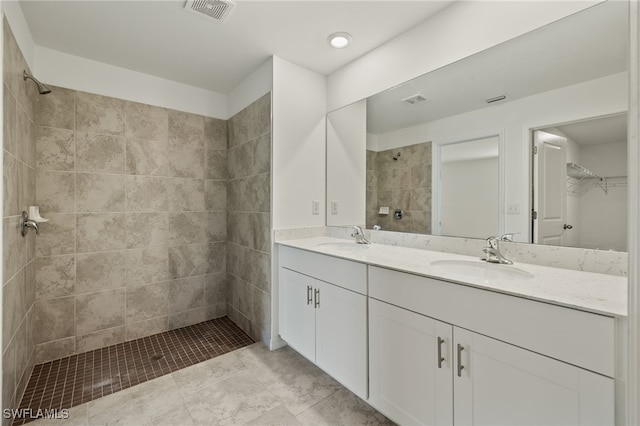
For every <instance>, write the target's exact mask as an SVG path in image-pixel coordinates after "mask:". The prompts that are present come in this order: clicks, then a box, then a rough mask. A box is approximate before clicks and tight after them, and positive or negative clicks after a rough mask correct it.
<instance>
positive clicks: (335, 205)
mask: <svg viewBox="0 0 640 426" xmlns="http://www.w3.org/2000/svg"><path fill="white" fill-rule="evenodd" d="M331 214H338V201H337V200H331Z"/></svg>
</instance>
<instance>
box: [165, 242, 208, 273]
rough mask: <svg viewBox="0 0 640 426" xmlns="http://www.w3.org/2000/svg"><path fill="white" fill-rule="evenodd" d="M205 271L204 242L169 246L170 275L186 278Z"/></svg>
mask: <svg viewBox="0 0 640 426" xmlns="http://www.w3.org/2000/svg"><path fill="white" fill-rule="evenodd" d="M203 273H204V252H203V245H202V244H192V245H188V246H180V247H170V248H169V275H170V276H171V278H174V279H175V278H184V277H191V276H194V275H202V274H203Z"/></svg>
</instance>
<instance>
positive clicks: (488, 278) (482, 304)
mask: <svg viewBox="0 0 640 426" xmlns="http://www.w3.org/2000/svg"><path fill="white" fill-rule="evenodd" d="M508 268H511V269H508ZM279 300H280V305H279V312H280V321H279V326H280V335H281V337H282V338H283V339H284V340H285V341H286V342H287V343H288V344H289V345H290V346H291V347H292V348H293V349H295V350H297V351H298V352H300V353H301V354H302V355H303V356H305V357H306V358H308V359H309V360H310V361H312V362H314V363H315V364H316V365H318V366H319V367H320V368H322V369H323V370H324V371H326V372H327V373H328V374H330V375H331V376H333V377H334V378H335V379H336V380H338V381H339V382H341V383H342V384H343V385H344V386H346V387H347V388H349V389H350V390H352V391H353V392H354V393H355V394H357V395H358V396H360V397H361V398H362V399H364V400H366V401H367V402H368V403H369V404H371V405H372V406H373V407H375V408H376V409H377V410H379V411H380V412H382V413H383V414H385V415H386V416H388V417H389V418H390V419H391V420H393V421H394V422H397V423H399V424H432V425H436V424H437V425H444V424H509V425H515V424H558V425H582V424H597V425H608V424H614V423H615V412H616V400H615V393H616V391H615V387H616V377H618V376H619V375H620V374H619V373H618V371H619V368H620V361H619V360H618V358H617V357H618V356H619V354H618V353H616V349H615V348H616V342H617V333H618V332H619V328H620V322H621V320H622V319H624V318H625V316H626V279H625V278H623V277H617V276H610V275H603V274H595V273H588V272H580V271H569V270H564V269H560V268H550V267H544V266H537V265H529V264H517V265H513V266H501V265H487V264H485V263H483V262H480V261H479V260H478V259H477V258H473V257H470V256H462V255H455V254H448V253H441V252H435V251H426V250H417V249H411V248H404V247H395V246H387V245H381V244H373V245H357V244H355V243H353V242H352V241H349V240H342V239H336V238H329V237H314V238H306V239H298V240H289V241H282V242H280V243H279Z"/></svg>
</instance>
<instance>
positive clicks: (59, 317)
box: [33, 296, 76, 343]
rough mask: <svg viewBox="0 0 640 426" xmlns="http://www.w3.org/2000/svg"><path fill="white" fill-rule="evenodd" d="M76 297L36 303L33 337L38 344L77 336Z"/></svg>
mask: <svg viewBox="0 0 640 426" xmlns="http://www.w3.org/2000/svg"><path fill="white" fill-rule="evenodd" d="M75 305H76V300H75V297H74V296H69V297H61V298H58V299H52V300H39V301H37V302H36V303H35V305H34V309H35V323H34V328H33V337H34V339H35V342H36V343H45V342H50V341H52V340H60V339H63V338H65V337H70V336H73V335H74V334H75V327H74V324H75V323H74V321H75Z"/></svg>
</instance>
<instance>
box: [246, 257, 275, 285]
mask: <svg viewBox="0 0 640 426" xmlns="http://www.w3.org/2000/svg"><path fill="white" fill-rule="evenodd" d="M250 256H251V261H250V262H249V263H250V265H251V266H250V269H249V270H250V272H251V274H250V275H249V282H251V283H252V284H253V285H254V286H256V287H258V288H260V289H262V290H263V291H265V292H266V293H271V256H270V255H269V254H268V253H264V252H261V251H256V250H251V252H250Z"/></svg>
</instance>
